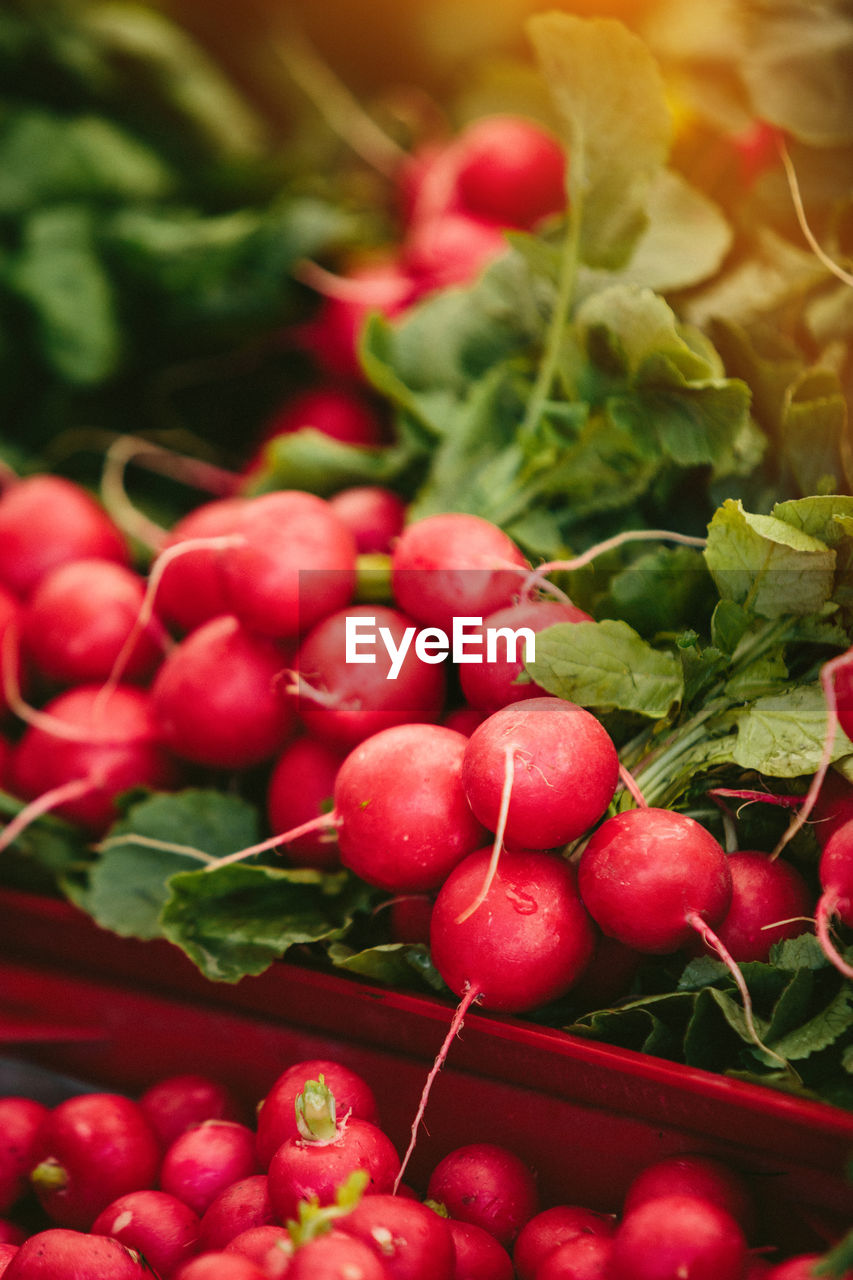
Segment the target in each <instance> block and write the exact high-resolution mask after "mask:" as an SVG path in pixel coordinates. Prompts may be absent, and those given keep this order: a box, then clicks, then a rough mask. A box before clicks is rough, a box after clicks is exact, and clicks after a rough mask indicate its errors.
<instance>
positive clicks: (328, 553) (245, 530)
mask: <svg viewBox="0 0 853 1280" xmlns="http://www.w3.org/2000/svg"><path fill="white" fill-rule="evenodd" d="M234 532H235V534H236V535H237V536H239V537H240V538H241V539H243V542H242V544H241V545H239V546H234V547H232V548H231V549H230V550H229V551H228V553H227V555H225V556H223V558H222V572H223V575H224V582H225V592H226V597H227V599H228V601H229V604H230V610H231V612H233V613H235V614H236V615H237V616H238V617H239V618H240V620H241V622H243V623H244V624H245V626H247V627H248V628H250V629H251V630H253V631H257V632H258V633H259V634H260V635H264V636H270V637H273V638H276V639H292V638H294V637H295V636H296V635H297V634H298V633H299V632H300V631H303V632H304V631H305V630H307V628H308V627H310V626H312V625H313V624H314V623H316V622H319V621H320V619H321V618H325V617H327V616H328V614H330V613H334V612H335V610H337V609H342V608H344V606H345V605H347V604H348V603H349V601H350V599H351V597H352V594H353V591H354V589H355V581H356V574H355V560H356V546H355V538H354V537H353V535H352V533H351V532H350V530H349V529H348V528H347V526H346V525H345V524H344V522H343V520H341V519H340V518H339V517H338V516H337V515H335V513H334V511H333V510H332V508H331V507H330V506H329V504H328V502H325V501H324V500H323V499H322V498H318V497H316V496H315V495H314V494H312V493H302V492H301V491H299V490H296V489H285V490H279V491H277V492H275V493H266V494H263V495H262V496H261V497H259V498H252V499H251V500H250V501H248V502H247V503H246V505H245V506H244V508H243V510H242V512H241V513H240V516H239V519H238V521H237V524H236V528H235V530H234Z"/></svg>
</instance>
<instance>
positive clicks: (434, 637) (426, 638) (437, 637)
mask: <svg viewBox="0 0 853 1280" xmlns="http://www.w3.org/2000/svg"><path fill="white" fill-rule="evenodd" d="M449 648H450V644H449V642H448V639H447V633H446V632H445V631H442V630H441V628H440V627H424V629H423V631H419V632H418V634H417V637H416V639H415V653H416V654H417V655H418V657H419V658H420V660H421V662H432V663H436V662H444V659H445V658H446V657H447V653H448V650H449Z"/></svg>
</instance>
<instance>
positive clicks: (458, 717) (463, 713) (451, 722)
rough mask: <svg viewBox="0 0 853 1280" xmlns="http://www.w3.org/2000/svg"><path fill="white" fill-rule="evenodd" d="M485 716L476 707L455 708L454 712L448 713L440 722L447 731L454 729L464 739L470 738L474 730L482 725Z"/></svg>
mask: <svg viewBox="0 0 853 1280" xmlns="http://www.w3.org/2000/svg"><path fill="white" fill-rule="evenodd" d="M485 718H486V717H485V715H484V714H483V712H482V711H478V710H477V708H476V707H469V706H464V707H456V708H455V710H453V711H449V712H448V714H447V715H446V716H445V717H444V719H443V720H442V724H443V725H445V727H446V728H448V729H455V730H456V732H457V733H464V735H465V737H466V738H470V737H471V734H472V733H473V732H474V730H475V729H476V728H477V727H478V726H479V725H481V724H482V723H483V721H484V720H485Z"/></svg>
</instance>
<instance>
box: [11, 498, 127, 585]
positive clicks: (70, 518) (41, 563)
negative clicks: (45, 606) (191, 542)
mask: <svg viewBox="0 0 853 1280" xmlns="http://www.w3.org/2000/svg"><path fill="white" fill-rule="evenodd" d="M84 558H95V559H98V560H114V561H116V562H117V563H119V564H124V565H126V564H128V563H129V559H130V557H129V554H128V549H127V545H126V543H125V540H124V537H123V536H122V534H121V532H120V531H119V529H118V527H117V526H116V525H115V524H114V523H113V521H112V520H111V519H110V517H109V516H108V515H107V513H106V511H104V509H103V507H101V506H100V504H99V503H98V502H96V500H95V499H94V498H93V497H92V496H91V495H90V494H89V493H88V492H87V491H86V490H85V489H83V488H81V487H80V486H79V485H77V484H74V482H73V481H71V480H66V479H64V478H63V477H62V476H54V475H34V476H27V477H26V478H25V479H23V480H18V481H16V482H15V484H13V485H11V486H10V487H9V488H8V489H6V490H5V491H4V493H3V495H2V497H0V583H2V584H3V585H4V586H5V587H7V588H8V589H9V590H10V591H12V592H14V593H15V594H16V595H19V596H24V597H25V596H28V595H29V594H30V592H31V591H32V590H33V589H34V588H35V586H36V585H37V584H38V582H40V580H41V579H42V578H43V577H44V575H45V574H46V573H47V572H48V571H49V570H51V569H55V568H56V567H57V566H58V565H60V564H65V563H66V562H67V561H69V560H82V559H84Z"/></svg>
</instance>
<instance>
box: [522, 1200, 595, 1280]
mask: <svg viewBox="0 0 853 1280" xmlns="http://www.w3.org/2000/svg"><path fill="white" fill-rule="evenodd" d="M615 1230H616V1220H615V1218H614V1217H613V1215H612V1214H609V1213H596V1212H595V1210H594V1209H585V1208H582V1207H580V1206H578V1205H568V1204H558V1205H555V1206H554V1207H553V1208H551V1209H543V1210H541V1212H540V1213H537V1214H534V1216H533V1217H532V1218H530V1219H529V1220H528V1221H527V1222H526V1223H525V1225H524V1226H523V1227H522V1228H521V1231H520V1232H519V1234H518V1239H517V1240H516V1242H515V1245H514V1246H513V1250H512V1261H513V1264H514V1266H515V1269H516V1271H517V1273H518V1280H535V1276H536V1271H537V1268H538V1267H539V1266H540V1264H541V1263H542V1262H543V1261H544V1259H545V1258H546V1257H547V1256H548V1254H549V1253H551V1252H552V1251H553V1250H554V1249H557V1248H558V1247H559V1246H560V1245H562V1244H565V1243H566V1242H567V1241H569V1240H576V1239H577V1238H578V1237H579V1236H603V1237H605V1238H607V1239H609V1238H610V1237H611V1236H612V1235H613V1232H614V1231H615Z"/></svg>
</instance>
